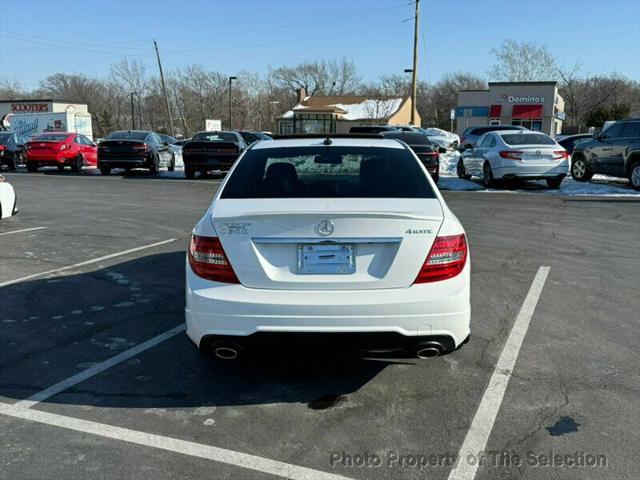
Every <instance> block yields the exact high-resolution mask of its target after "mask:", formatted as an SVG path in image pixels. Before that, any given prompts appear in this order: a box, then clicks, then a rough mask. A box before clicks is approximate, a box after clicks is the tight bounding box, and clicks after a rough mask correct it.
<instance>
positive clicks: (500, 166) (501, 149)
mask: <svg viewBox="0 0 640 480" xmlns="http://www.w3.org/2000/svg"><path fill="white" fill-rule="evenodd" d="M568 172H569V152H567V151H566V150H565V149H564V148H563V147H562V146H561V145H559V144H558V143H557V142H556V141H555V140H554V139H553V138H551V137H550V136H548V135H545V134H544V133H539V132H532V131H529V130H521V131H518V130H515V131H514V130H497V131H491V132H487V133H485V134H484V135H482V136H481V137H480V138H479V139H478V141H477V142H476V144H475V146H474V147H473V148H468V149H467V150H465V151H464V152H463V154H462V156H461V157H460V159H459V160H458V165H457V173H458V177H460V178H463V179H469V178H470V177H471V176H473V175H475V176H478V177H480V178H481V179H482V182H483V183H484V185H485V186H486V187H491V186H493V185H494V183H495V182H496V180H515V179H521V180H545V181H546V182H547V186H548V187H549V188H559V187H560V184H561V183H562V180H563V179H564V177H566V176H567V173H568Z"/></svg>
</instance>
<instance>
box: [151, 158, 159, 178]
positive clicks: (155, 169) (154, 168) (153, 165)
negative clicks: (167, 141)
mask: <svg viewBox="0 0 640 480" xmlns="http://www.w3.org/2000/svg"><path fill="white" fill-rule="evenodd" d="M149 173H150V174H151V175H156V174H157V173H158V157H153V160H152V162H151V165H149Z"/></svg>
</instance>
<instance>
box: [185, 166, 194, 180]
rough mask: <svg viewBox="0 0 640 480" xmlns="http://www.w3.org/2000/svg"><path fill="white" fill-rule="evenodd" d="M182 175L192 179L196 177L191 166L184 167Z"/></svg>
mask: <svg viewBox="0 0 640 480" xmlns="http://www.w3.org/2000/svg"><path fill="white" fill-rule="evenodd" d="M184 176H185V178H189V179H193V178H196V171H195V170H194V169H193V168H191V167H187V166H185V167H184Z"/></svg>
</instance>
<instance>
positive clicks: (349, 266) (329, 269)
mask: <svg viewBox="0 0 640 480" xmlns="http://www.w3.org/2000/svg"><path fill="white" fill-rule="evenodd" d="M355 271H356V247H355V245H353V244H346V243H331V244H317V243H314V244H301V245H298V273H299V274H301V275H349V274H352V273H355Z"/></svg>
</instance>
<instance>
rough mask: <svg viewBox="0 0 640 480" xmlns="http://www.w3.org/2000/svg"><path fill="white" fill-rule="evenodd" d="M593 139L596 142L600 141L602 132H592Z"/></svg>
mask: <svg viewBox="0 0 640 480" xmlns="http://www.w3.org/2000/svg"><path fill="white" fill-rule="evenodd" d="M593 138H595V139H596V140H600V139H601V138H602V130H594V131H593Z"/></svg>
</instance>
